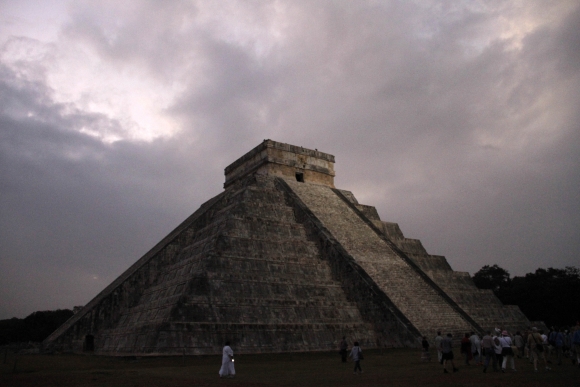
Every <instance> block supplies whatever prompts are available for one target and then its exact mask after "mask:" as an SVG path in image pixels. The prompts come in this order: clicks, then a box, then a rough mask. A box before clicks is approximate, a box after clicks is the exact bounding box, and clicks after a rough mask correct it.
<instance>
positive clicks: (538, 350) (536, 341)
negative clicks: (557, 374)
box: [528, 327, 550, 372]
mask: <svg viewBox="0 0 580 387" xmlns="http://www.w3.org/2000/svg"><path fill="white" fill-rule="evenodd" d="M528 345H529V346H530V352H531V354H532V359H533V363H534V370H535V371H536V372H538V359H539V358H540V357H541V358H542V359H543V360H544V365H545V366H546V371H549V370H550V367H548V363H547V362H546V358H545V357H544V340H543V338H542V336H541V335H540V333H539V332H538V328H536V327H534V328H532V333H530V335H529V336H528Z"/></svg>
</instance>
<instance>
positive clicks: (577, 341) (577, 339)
mask: <svg viewBox="0 0 580 387" xmlns="http://www.w3.org/2000/svg"><path fill="white" fill-rule="evenodd" d="M570 341H571V342H570V346H571V347H572V348H573V349H574V351H575V352H576V365H577V366H578V368H580V323H578V324H576V328H575V329H574V333H573V334H572V339H571V340H570Z"/></svg>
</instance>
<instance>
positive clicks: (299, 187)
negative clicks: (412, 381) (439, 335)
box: [285, 180, 478, 338]
mask: <svg viewBox="0 0 580 387" xmlns="http://www.w3.org/2000/svg"><path fill="white" fill-rule="evenodd" d="M285 182H286V184H287V185H288V186H289V187H290V188H291V189H292V191H293V192H294V193H295V194H296V195H297V197H298V198H299V199H300V200H301V201H302V202H303V203H304V204H305V206H306V207H308V209H310V211H312V213H313V215H314V216H315V217H316V218H317V219H318V220H319V221H320V222H321V223H322V224H323V225H324V227H326V229H327V230H328V231H329V232H330V233H331V234H332V236H333V237H334V238H335V239H336V240H337V241H338V243H340V245H341V246H342V247H343V248H344V249H345V250H346V251H347V253H348V254H349V255H350V256H352V257H353V258H354V260H355V261H356V263H357V264H358V265H360V267H361V268H362V269H363V270H364V271H365V272H366V273H367V274H368V275H369V276H370V277H371V278H372V280H373V281H374V283H376V285H378V287H379V288H380V289H381V290H382V291H383V292H384V294H385V295H386V296H387V297H388V298H389V299H390V300H391V301H392V303H393V304H394V305H395V306H396V308H398V309H399V311H400V312H401V313H402V314H403V315H404V316H406V317H407V319H408V320H409V321H410V322H411V324H412V325H413V326H414V327H415V328H416V329H417V330H418V331H419V332H420V334H421V335H426V336H427V337H429V338H432V337H434V336H435V333H436V331H437V330H439V329H440V330H442V331H444V332H451V333H453V334H454V336H455V337H461V336H460V335H462V334H463V333H464V332H469V331H472V330H475V329H477V328H478V327H477V326H476V325H473V324H472V323H470V322H469V321H467V320H466V318H465V316H464V313H463V314H461V312H458V310H457V306H456V305H455V306H453V305H451V304H450V302H449V300H447V299H446V298H445V297H444V295H442V294H441V293H442V292H441V291H440V289H439V290H438V289H436V288H435V287H434V286H433V283H431V282H430V281H429V280H428V279H427V280H426V278H424V277H425V276H424V275H423V276H421V275H420V272H418V270H417V268H416V267H413V265H412V264H410V263H409V262H408V260H407V259H405V258H404V257H402V256H401V253H400V251H397V250H396V248H395V249H393V246H391V245H390V244H389V243H387V242H386V241H385V240H384V238H382V237H381V236H380V235H379V233H378V232H377V230H376V229H373V228H372V227H370V226H369V224H368V223H366V222H365V221H364V219H362V218H361V216H360V215H359V214H358V213H357V212H356V211H354V210H353V209H352V208H351V207H350V206H349V205H348V204H347V203H345V201H344V200H343V199H342V198H340V197H339V196H338V195H337V193H336V192H335V191H334V190H333V189H331V188H329V187H326V186H322V185H314V184H307V183H299V182H295V181H291V180H285ZM366 210H369V209H366ZM363 314H364V312H363Z"/></svg>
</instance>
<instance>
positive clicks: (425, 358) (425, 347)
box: [421, 336, 431, 361]
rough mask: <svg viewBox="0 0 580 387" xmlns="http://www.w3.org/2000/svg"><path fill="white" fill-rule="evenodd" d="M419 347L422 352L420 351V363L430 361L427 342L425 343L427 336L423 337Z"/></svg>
mask: <svg viewBox="0 0 580 387" xmlns="http://www.w3.org/2000/svg"><path fill="white" fill-rule="evenodd" d="M421 347H423V350H422V351H421V361H431V354H430V353H429V342H428V341H427V336H423V340H422V341H421Z"/></svg>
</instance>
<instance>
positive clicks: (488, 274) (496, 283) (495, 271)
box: [473, 265, 511, 297]
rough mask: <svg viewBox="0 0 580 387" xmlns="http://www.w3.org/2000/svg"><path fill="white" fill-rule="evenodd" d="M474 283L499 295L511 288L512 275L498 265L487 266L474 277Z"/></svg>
mask: <svg viewBox="0 0 580 387" xmlns="http://www.w3.org/2000/svg"><path fill="white" fill-rule="evenodd" d="M473 282H475V285H476V286H477V287H478V288H480V289H491V290H493V292H494V293H495V294H496V296H498V297H499V295H500V294H501V293H502V292H503V291H504V290H506V289H507V288H509V287H510V285H511V279H510V273H509V272H508V271H507V270H505V269H502V268H501V267H499V266H498V265H493V266H489V265H485V266H484V267H482V268H481V269H479V271H478V272H477V273H475V274H474V275H473Z"/></svg>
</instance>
